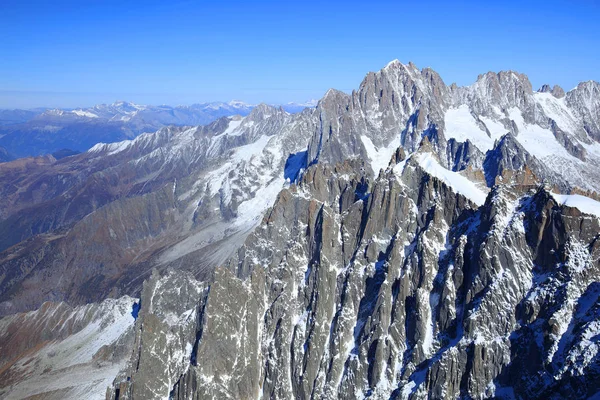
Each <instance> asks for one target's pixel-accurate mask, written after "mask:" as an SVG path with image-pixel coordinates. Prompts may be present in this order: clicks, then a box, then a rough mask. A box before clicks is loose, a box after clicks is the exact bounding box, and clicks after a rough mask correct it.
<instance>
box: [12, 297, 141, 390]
mask: <svg viewBox="0 0 600 400" xmlns="http://www.w3.org/2000/svg"><path fill="white" fill-rule="evenodd" d="M135 302H136V300H135V299H132V298H130V297H123V298H120V299H117V300H115V299H108V300H105V301H104V302H102V303H100V304H90V305H86V306H81V307H77V308H70V307H69V306H67V305H66V304H64V303H46V304H44V305H43V306H42V308H40V309H39V310H37V311H32V312H29V313H26V314H16V315H12V316H9V317H5V318H3V319H2V320H0V344H1V345H0V348H1V349H2V351H1V353H2V356H1V359H2V369H1V371H0V377H1V378H0V397H2V398H6V399H24V398H31V397H35V396H38V398H45V399H82V398H85V399H104V398H105V395H106V387H107V386H108V385H110V383H111V382H112V380H113V379H114V377H115V376H116V375H117V373H118V372H119V370H121V369H122V368H123V367H124V366H125V363H126V362H127V361H128V358H129V356H128V353H129V350H130V349H131V347H132V346H131V345H132V342H133V335H134V333H133V325H134V321H135V319H134V316H133V315H134V314H135V312H134V304H135Z"/></svg>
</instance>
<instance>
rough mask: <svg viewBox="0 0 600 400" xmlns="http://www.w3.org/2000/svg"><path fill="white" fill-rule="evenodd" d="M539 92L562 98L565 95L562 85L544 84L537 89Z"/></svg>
mask: <svg viewBox="0 0 600 400" xmlns="http://www.w3.org/2000/svg"><path fill="white" fill-rule="evenodd" d="M538 92H539V93H551V94H552V95H553V96H554V97H556V98H557V99H562V98H563V97H565V91H564V90H563V88H562V87H560V86H558V85H554V87H552V88H551V87H550V85H547V84H544V85H542V87H541V88H539V89H538Z"/></svg>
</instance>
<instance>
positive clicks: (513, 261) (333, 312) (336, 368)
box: [108, 149, 600, 399]
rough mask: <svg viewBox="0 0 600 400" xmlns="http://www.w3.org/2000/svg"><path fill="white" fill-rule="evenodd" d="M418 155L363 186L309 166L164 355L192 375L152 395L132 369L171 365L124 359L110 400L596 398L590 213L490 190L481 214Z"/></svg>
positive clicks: (165, 281)
mask: <svg viewBox="0 0 600 400" xmlns="http://www.w3.org/2000/svg"><path fill="white" fill-rule="evenodd" d="M425 150H426V149H425ZM427 156H428V153H417V156H415V157H412V158H410V159H408V160H404V161H401V162H399V163H398V164H397V165H393V166H391V167H390V168H389V169H388V170H387V172H386V173H382V174H381V175H380V176H379V177H378V178H377V179H375V180H372V181H371V180H370V179H369V178H368V177H367V176H366V175H365V173H364V166H362V165H361V164H360V163H359V162H346V163H341V164H336V165H315V166H313V167H311V168H309V169H308V170H307V172H306V173H305V175H304V177H303V178H302V180H301V182H300V183H299V184H298V185H297V186H296V185H295V186H292V187H290V189H288V190H284V191H283V192H281V193H280V194H279V196H278V199H277V201H276V203H275V205H274V207H273V208H272V210H271V211H269V212H268V213H267V215H266V216H265V218H264V220H263V222H262V224H261V225H260V226H259V227H258V228H257V229H256V231H255V232H254V233H252V234H251V235H250V236H249V237H248V239H247V240H246V243H245V245H244V246H243V247H242V248H241V249H240V250H239V251H238V252H237V255H236V256H234V257H233V258H232V259H231V261H230V262H229V263H228V266H227V267H223V268H219V269H217V272H216V275H215V279H214V281H213V282H212V283H211V284H210V285H208V286H207V288H206V292H205V293H206V297H203V298H202V299H201V300H199V301H197V303H196V309H195V310H197V311H198V313H197V317H196V319H195V323H197V328H196V338H195V344H194V345H193V347H192V348H190V347H189V346H190V345H191V344H192V341H191V339H190V338H192V337H193V336H194V335H192V334H186V335H187V336H186V337H187V339H186V340H185V341H183V340H182V341H180V342H173V343H172V347H171V350H170V353H174V354H179V352H181V351H183V350H184V349H185V348H187V349H188V352H187V353H188V354H189V359H187V360H186V362H187V367H185V368H180V370H181V371H183V370H185V372H181V374H180V375H179V377H176V376H173V375H170V377H169V381H170V382H171V383H172V386H171V387H167V386H165V385H162V384H161V385H160V386H159V385H158V383H157V381H159V380H157V379H156V378H155V379H154V380H152V381H148V380H147V379H145V378H144V376H145V372H139V371H146V370H148V369H150V370H152V371H155V372H156V371H157V370H156V368H158V366H159V365H165V364H164V362H162V361H161V362H160V363H159V364H152V362H148V363H144V362H143V356H142V354H143V351H144V350H142V352H141V353H134V357H133V359H132V361H131V364H132V365H135V364H137V362H139V367H138V368H139V369H138V370H135V369H132V370H129V373H130V374H131V375H130V376H131V379H130V381H129V382H127V383H125V384H122V383H120V382H118V381H117V382H116V386H115V387H120V394H119V398H124V397H123V396H131V397H125V398H139V397H137V396H136V393H137V392H136V391H143V390H147V391H150V392H152V393H154V394H155V395H156V396H155V397H156V398H158V397H164V396H172V397H173V398H181V399H184V398H185V399H187V398H215V399H216V398H219V399H221V398H236V399H238V398H248V399H250V398H264V399H266V398H282V399H283V398H332V399H333V398H345V399H354V398H364V397H369V396H370V397H371V398H457V397H461V398H483V397H493V396H497V397H500V398H512V397H517V398H548V397H556V398H560V397H562V396H566V395H569V396H575V397H579V398H585V397H587V396H590V395H592V394H593V393H596V392H597V391H598V390H599V389H600V387H599V386H598V382H599V381H598V373H599V372H600V369H599V367H600V364H599V360H598V357H597V356H596V352H597V346H598V317H599V314H598V312H599V311H600V309H599V308H598V307H599V303H598V302H599V300H600V299H599V295H600V290H599V287H598V284H597V281H598V279H599V278H600V276H599V274H600V264H599V262H598V259H599V257H600V247H599V245H598V232H600V226H599V220H598V218H597V217H594V216H588V215H585V214H582V213H581V212H580V211H579V210H577V209H574V208H569V207H566V206H560V205H559V204H558V203H557V202H556V201H555V200H554V198H553V197H552V195H551V194H549V192H547V191H546V190H545V189H544V188H543V187H536V186H516V185H515V186H509V185H506V186H501V187H500V186H498V187H494V188H493V189H492V190H491V191H490V193H489V194H488V195H487V197H484V198H485V202H484V203H483V204H481V205H480V206H479V207H478V205H477V204H476V202H477V201H478V200H479V199H478V198H477V197H475V196H473V193H468V195H469V196H465V195H463V194H461V193H457V191H456V187H453V186H451V185H448V184H447V183H445V182H444V180H443V179H439V178H436V177H435V176H433V175H432V174H431V173H428V172H427V169H428V167H427V165H425V166H423V165H422V164H423V160H424V159H426V157H427ZM400 158H401V156H400ZM469 197H471V198H472V199H470V198H469ZM154 279H157V280H158V281H157V282H161V283H158V284H157V283H149V284H148V285H149V286H152V285H161V286H163V287H170V286H172V285H174V284H175V282H173V278H172V277H166V278H162V279H160V278H158V277H155V278H154ZM152 296H153V297H156V296H159V294H158V293H156V292H155V293H154V294H153V295H152ZM160 296H164V297H165V298H169V294H167V293H164V294H161V295H160ZM180 297H181V296H177V298H180ZM165 301H168V300H165ZM142 304H143V306H142V309H143V308H144V297H142ZM186 307H188V306H185V307H182V308H180V309H179V311H177V312H175V314H177V313H178V312H182V311H183V309H184V308H186ZM146 324H154V322H152V320H150V321H148V320H146V321H145V320H144V318H140V319H139V320H138V322H137V325H136V329H139V330H140V331H141V332H145V331H146ZM151 326H153V325H151ZM185 326H187V325H185ZM182 337H183V336H182ZM184 342H185V343H184ZM143 348H144V347H143V346H142V349H143ZM140 375H141V377H140ZM159 375H160V376H165V375H164V374H160V373H159ZM159 387H160V388H161V389H160V390H159ZM114 394H115V393H114V391H113V392H112V393H109V396H108V398H114Z"/></svg>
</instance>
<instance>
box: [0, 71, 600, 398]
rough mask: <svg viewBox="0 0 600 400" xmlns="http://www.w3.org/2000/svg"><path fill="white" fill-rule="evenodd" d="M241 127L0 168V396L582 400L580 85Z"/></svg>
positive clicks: (585, 363) (346, 109)
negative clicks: (562, 399)
mask: <svg viewBox="0 0 600 400" xmlns="http://www.w3.org/2000/svg"><path fill="white" fill-rule="evenodd" d="M80 111H81V113H87V112H89V113H92V112H93V111H91V110H87V111H86V110H80ZM294 111H296V110H294ZM73 112H75V111H73ZM94 112H96V114H98V113H100V111H98V110H96V111H94ZM240 114H247V115H245V116H240V115H235V116H231V115H228V116H223V117H221V118H219V119H216V120H214V121H213V122H210V123H208V124H206V125H200V126H196V125H197V124H198V123H200V122H202V121H201V120H200V119H190V120H189V123H184V124H183V125H186V126H174V125H170V124H171V122H169V120H166V122H164V123H163V122H161V126H162V125H166V126H164V127H161V128H160V129H158V127H154V129H158V130H157V131H155V132H153V133H141V134H139V132H146V131H147V129H146V128H144V129H142V130H141V131H136V133H135V134H132V135H130V138H129V139H128V140H124V141H120V142H114V143H106V144H105V143H99V144H96V145H94V146H93V147H91V148H90V149H89V150H88V151H85V152H83V153H80V154H75V155H71V156H69V157H64V158H60V159H57V157H37V158H24V159H18V160H15V161H10V162H4V163H2V164H0V198H1V199H2V201H1V202H0V315H1V316H2V319H0V397H2V398H7V399H22V398H30V399H42V398H43V399H81V398H97V399H104V398H106V399H110V400H123V399H165V398H169V399H178V400H179V399H292V398H296V399H309V398H310V399H365V398H369V399H425V398H432V399H455V398H460V399H471V398H477V399H483V398H498V399H515V398H516V399H559V398H565V397H569V398H572V399H576V398H581V399H584V398H593V397H594V396H596V398H600V354H599V347H600V201H599V200H600V194H599V193H600V83H598V82H594V81H588V82H582V83H580V84H579V85H578V86H577V87H575V88H574V89H572V90H570V91H568V92H565V91H564V90H563V89H562V88H560V87H558V86H554V87H550V86H548V85H544V86H543V87H542V88H540V89H539V90H537V91H534V90H533V89H532V85H531V83H530V81H529V79H528V78H527V76H525V75H523V74H520V73H517V72H513V71H503V72H500V73H491V72H488V73H486V74H483V75H480V76H479V77H477V80H476V81H475V83H473V84H472V85H470V86H466V87H458V86H457V85H454V84H452V85H450V86H448V85H446V84H445V83H444V82H443V80H442V78H441V77H440V76H439V75H438V74H437V73H436V72H435V71H433V70H432V69H429V68H425V69H422V70H420V69H418V68H417V67H416V66H415V65H413V64H412V63H409V64H407V65H405V64H402V63H400V62H399V61H397V60H396V61H392V62H391V63H389V64H388V65H387V66H386V67H384V68H383V69H382V70H380V71H379V72H375V73H373V72H371V73H368V74H367V75H366V76H365V78H364V80H363V81H362V83H361V84H360V87H359V88H358V89H357V90H355V91H353V92H352V93H351V94H347V93H344V92H340V91H337V90H333V89H331V90H329V91H328V92H327V93H326V94H325V95H324V97H323V98H322V99H321V100H320V101H319V102H318V103H317V105H316V107H309V108H306V109H304V110H303V111H300V112H297V113H294V114H292V113H289V112H287V111H286V110H284V109H283V108H281V107H279V108H277V107H272V106H268V105H265V104H261V105H258V106H254V107H252V108H251V109H248V110H247V112H243V113H240ZM87 117H88V118H89V115H88V116H87ZM73 118H77V119H78V118H86V116H85V115H78V116H74V117H73ZM111 118H112V117H111ZM27 123H30V122H20V124H27ZM120 123H121V122H120ZM188 125H189V126H188ZM128 126H130V125H128ZM14 137H15V138H16V137H17V136H14ZM2 139H4V138H2ZM118 139H119V140H120V139H124V138H118ZM110 140H112V139H110ZM110 140H107V141H110ZM1 154H2V153H1V151H0V156H1Z"/></svg>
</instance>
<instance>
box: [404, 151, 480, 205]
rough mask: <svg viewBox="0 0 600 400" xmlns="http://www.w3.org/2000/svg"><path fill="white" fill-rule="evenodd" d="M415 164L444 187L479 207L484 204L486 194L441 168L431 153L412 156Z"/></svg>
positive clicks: (462, 177) (467, 180)
mask: <svg viewBox="0 0 600 400" xmlns="http://www.w3.org/2000/svg"><path fill="white" fill-rule="evenodd" d="M414 157H415V159H416V161H417V163H418V164H419V165H420V166H421V168H423V169H424V170H425V172H427V173H428V174H429V175H431V176H434V177H436V178H438V179H439V180H441V181H443V182H444V183H445V184H446V185H448V186H450V187H451V188H452V189H453V190H454V191H455V192H457V193H460V194H462V195H463V196H465V197H466V198H468V199H469V200H471V201H472V202H473V203H475V204H477V205H478V206H481V205H483V204H484V203H485V199H486V197H487V193H485V192H484V191H482V190H481V189H479V188H478V187H477V186H476V185H475V183H473V182H471V181H470V180H469V179H467V178H465V177H464V176H462V175H460V174H459V173H457V172H453V171H450V170H448V169H446V168H444V167H442V166H441V165H440V164H439V163H438V162H437V161H436V159H435V158H434V157H433V156H432V155H431V153H421V154H417V155H415V156H414Z"/></svg>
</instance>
